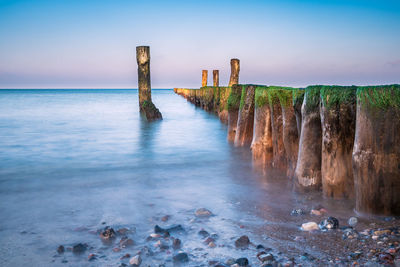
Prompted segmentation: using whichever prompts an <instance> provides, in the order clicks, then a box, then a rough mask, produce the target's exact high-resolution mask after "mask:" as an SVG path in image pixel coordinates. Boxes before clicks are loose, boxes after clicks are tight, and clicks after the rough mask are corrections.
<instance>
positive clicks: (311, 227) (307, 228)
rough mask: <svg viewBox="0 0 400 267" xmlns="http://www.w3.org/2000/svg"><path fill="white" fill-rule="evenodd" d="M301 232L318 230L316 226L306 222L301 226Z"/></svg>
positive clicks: (313, 223)
mask: <svg viewBox="0 0 400 267" xmlns="http://www.w3.org/2000/svg"><path fill="white" fill-rule="evenodd" d="M301 230H303V231H314V230H319V227H318V224H317V223H315V222H307V223H303V224H302V225H301Z"/></svg>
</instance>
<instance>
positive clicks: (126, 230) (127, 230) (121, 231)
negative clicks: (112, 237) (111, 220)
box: [117, 228, 130, 235]
mask: <svg viewBox="0 0 400 267" xmlns="http://www.w3.org/2000/svg"><path fill="white" fill-rule="evenodd" d="M129 232H130V230H129V229H128V228H120V229H118V230H117V233H118V234H120V235H126V234H127V233H129Z"/></svg>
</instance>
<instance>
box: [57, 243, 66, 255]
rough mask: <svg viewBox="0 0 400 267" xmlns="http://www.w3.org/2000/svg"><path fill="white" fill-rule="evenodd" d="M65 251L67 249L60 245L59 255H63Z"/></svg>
mask: <svg viewBox="0 0 400 267" xmlns="http://www.w3.org/2000/svg"><path fill="white" fill-rule="evenodd" d="M64 251H65V248H64V246H63V245H60V246H58V248H57V252H58V253H59V254H62V253H64Z"/></svg>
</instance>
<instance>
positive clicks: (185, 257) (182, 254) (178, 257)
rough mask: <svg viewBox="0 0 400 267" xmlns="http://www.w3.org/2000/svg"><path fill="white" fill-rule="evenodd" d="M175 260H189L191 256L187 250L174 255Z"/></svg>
mask: <svg viewBox="0 0 400 267" xmlns="http://www.w3.org/2000/svg"><path fill="white" fill-rule="evenodd" d="M172 259H173V261H174V262H188V261H189V256H188V254H187V253H185V252H182V251H181V252H179V253H177V254H175V255H174V256H173V257H172Z"/></svg>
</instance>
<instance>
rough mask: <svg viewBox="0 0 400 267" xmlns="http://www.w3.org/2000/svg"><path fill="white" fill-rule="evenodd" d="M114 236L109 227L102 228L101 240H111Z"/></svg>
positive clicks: (112, 230)
mask: <svg viewBox="0 0 400 267" xmlns="http://www.w3.org/2000/svg"><path fill="white" fill-rule="evenodd" d="M115 236H116V235H115V231H114V229H112V228H110V227H109V226H107V227H106V228H104V230H103V231H101V232H100V237H101V239H103V240H105V241H110V240H113V239H114V238H115Z"/></svg>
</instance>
